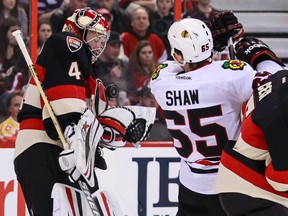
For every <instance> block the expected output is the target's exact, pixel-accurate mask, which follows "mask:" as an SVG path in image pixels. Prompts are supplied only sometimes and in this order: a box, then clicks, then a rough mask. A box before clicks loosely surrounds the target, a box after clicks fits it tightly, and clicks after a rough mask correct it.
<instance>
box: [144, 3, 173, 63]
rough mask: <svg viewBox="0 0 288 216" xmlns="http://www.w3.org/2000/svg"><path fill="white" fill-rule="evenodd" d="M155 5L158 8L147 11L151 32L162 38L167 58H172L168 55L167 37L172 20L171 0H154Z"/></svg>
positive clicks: (169, 49)
mask: <svg viewBox="0 0 288 216" xmlns="http://www.w3.org/2000/svg"><path fill="white" fill-rule="evenodd" d="M156 5H157V8H158V10H157V11H153V12H150V13H149V18H150V27H151V32H152V33H155V34H157V35H158V36H159V37H160V38H161V39H162V41H163V42H164V44H165V47H166V51H167V53H168V59H173V58H172V57H171V55H170V51H171V48H170V44H169V41H168V38H167V34H168V29H169V27H170V26H171V25H172V24H173V22H174V14H173V12H172V8H173V0H156Z"/></svg>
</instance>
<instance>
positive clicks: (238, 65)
mask: <svg viewBox="0 0 288 216" xmlns="http://www.w3.org/2000/svg"><path fill="white" fill-rule="evenodd" d="M245 65H246V63H245V62H243V61H240V60H228V61H225V62H224V63H223V65H222V68H224V69H231V70H243V68H244V67H245Z"/></svg>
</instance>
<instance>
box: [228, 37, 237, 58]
mask: <svg viewBox="0 0 288 216" xmlns="http://www.w3.org/2000/svg"><path fill="white" fill-rule="evenodd" d="M228 50H229V56H230V59H236V57H235V52H234V46H233V39H232V37H230V38H229V39H228Z"/></svg>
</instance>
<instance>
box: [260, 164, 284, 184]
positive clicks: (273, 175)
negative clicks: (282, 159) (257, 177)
mask: <svg viewBox="0 0 288 216" xmlns="http://www.w3.org/2000/svg"><path fill="white" fill-rule="evenodd" d="M265 174H266V176H267V177H268V178H269V179H271V180H272V181H275V182H278V183H280V184H288V171H280V170H275V169H274V167H273V165H272V163H270V164H269V165H268V166H267V168H266V170H265Z"/></svg>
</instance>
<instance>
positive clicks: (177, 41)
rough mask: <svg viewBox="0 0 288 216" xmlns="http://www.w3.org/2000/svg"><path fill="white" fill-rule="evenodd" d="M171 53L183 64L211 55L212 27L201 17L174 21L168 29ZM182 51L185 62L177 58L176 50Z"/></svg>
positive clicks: (195, 61)
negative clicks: (200, 18)
mask: <svg viewBox="0 0 288 216" xmlns="http://www.w3.org/2000/svg"><path fill="white" fill-rule="evenodd" d="M168 40H169V43H170V45H171V55H172V56H173V58H174V59H175V61H176V62H178V63H179V64H180V65H181V66H184V65H185V64H186V63H197V62H201V61H204V60H206V59H208V58H210V57H211V55H212V48H213V40H212V34H211V31H210V29H209V28H208V27H207V25H206V24H205V23H204V22H202V21H201V20H199V19H194V18H186V19H182V20H179V21H178V22H174V23H173V24H172V25H171V26H170V28H169V31H168ZM177 51H178V52H179V51H180V52H181V53H182V56H183V63H180V62H179V61H177V59H176V58H175V56H174V54H175V52H177Z"/></svg>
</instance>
